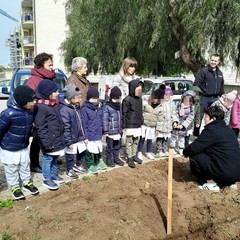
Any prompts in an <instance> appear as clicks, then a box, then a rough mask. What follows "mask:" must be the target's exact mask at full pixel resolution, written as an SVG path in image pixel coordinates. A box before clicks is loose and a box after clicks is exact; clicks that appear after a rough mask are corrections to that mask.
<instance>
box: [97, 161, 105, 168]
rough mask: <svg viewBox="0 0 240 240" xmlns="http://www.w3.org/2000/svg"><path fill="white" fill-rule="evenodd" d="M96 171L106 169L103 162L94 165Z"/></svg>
mask: <svg viewBox="0 0 240 240" xmlns="http://www.w3.org/2000/svg"><path fill="white" fill-rule="evenodd" d="M96 167H97V169H98V170H105V169H107V166H106V164H105V163H104V162H102V161H100V162H99V163H98V164H97V165H96Z"/></svg>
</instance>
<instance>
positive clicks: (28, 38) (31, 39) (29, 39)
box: [22, 36, 34, 45]
mask: <svg viewBox="0 0 240 240" xmlns="http://www.w3.org/2000/svg"><path fill="white" fill-rule="evenodd" d="M22 41H23V45H29V44H30V45H31V44H34V37H33V36H24V37H23V39H22Z"/></svg>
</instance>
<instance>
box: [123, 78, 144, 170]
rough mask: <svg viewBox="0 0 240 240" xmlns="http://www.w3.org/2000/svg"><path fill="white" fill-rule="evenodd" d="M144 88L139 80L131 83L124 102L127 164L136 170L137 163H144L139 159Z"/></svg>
mask: <svg viewBox="0 0 240 240" xmlns="http://www.w3.org/2000/svg"><path fill="white" fill-rule="evenodd" d="M142 88H143V82H141V81H140V80H139V79H135V80H132V81H131V82H130V83H129V95H128V96H127V97H125V98H124V99H123V102H122V120H123V129H125V131H126V152H127V164H128V166H129V167H132V168H134V167H135V163H134V162H137V163H138V164H141V163H142V160H141V159H139V158H138V157H137V155H136V154H137V145H138V137H139V136H141V126H142V125H143V122H144V121H143V112H142V108H143V107H142V98H141V94H142Z"/></svg>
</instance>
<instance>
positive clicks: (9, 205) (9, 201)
mask: <svg viewBox="0 0 240 240" xmlns="http://www.w3.org/2000/svg"><path fill="white" fill-rule="evenodd" d="M12 202H13V199H11V198H9V199H7V200H5V201H3V202H2V201H0V208H3V207H6V208H12V207H13V205H12Z"/></svg>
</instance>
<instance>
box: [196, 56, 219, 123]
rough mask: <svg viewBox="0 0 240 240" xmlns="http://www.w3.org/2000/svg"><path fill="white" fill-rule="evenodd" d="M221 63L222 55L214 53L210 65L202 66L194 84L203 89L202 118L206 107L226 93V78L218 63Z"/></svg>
mask: <svg viewBox="0 0 240 240" xmlns="http://www.w3.org/2000/svg"><path fill="white" fill-rule="evenodd" d="M219 63H220V56H219V55H218V54H212V55H211V56H210V61H209V65H207V66H206V67H203V68H201V69H200V70H199V71H198V73H197V75H196V78H195V82H194V84H193V85H195V86H198V87H199V88H200V89H201V91H202V96H201V100H200V106H201V119H202V117H203V111H204V108H205V107H208V106H210V105H211V104H212V103H213V102H215V101H216V100H217V99H218V97H220V96H221V95H222V94H224V88H223V87H224V79H223V74H222V72H221V70H220V69H219V67H218V65H219Z"/></svg>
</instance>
